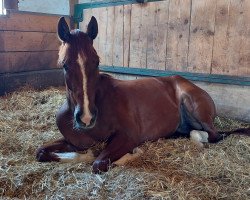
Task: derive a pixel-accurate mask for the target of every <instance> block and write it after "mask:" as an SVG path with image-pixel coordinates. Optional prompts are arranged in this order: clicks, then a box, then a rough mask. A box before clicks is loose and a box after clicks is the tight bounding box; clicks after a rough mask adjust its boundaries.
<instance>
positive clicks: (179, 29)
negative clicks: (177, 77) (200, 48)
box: [166, 0, 191, 71]
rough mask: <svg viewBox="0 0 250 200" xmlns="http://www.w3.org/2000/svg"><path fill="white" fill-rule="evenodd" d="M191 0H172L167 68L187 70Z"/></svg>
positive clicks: (170, 5) (170, 4)
mask: <svg viewBox="0 0 250 200" xmlns="http://www.w3.org/2000/svg"><path fill="white" fill-rule="evenodd" d="M190 9H191V0H186V1H181V0H170V3H169V19H168V34H167V35H168V38H167V61H166V69H168V70H176V71H187V65H188V64H187V60H188V40H189V28H190Z"/></svg>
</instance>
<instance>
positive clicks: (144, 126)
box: [140, 96, 180, 141]
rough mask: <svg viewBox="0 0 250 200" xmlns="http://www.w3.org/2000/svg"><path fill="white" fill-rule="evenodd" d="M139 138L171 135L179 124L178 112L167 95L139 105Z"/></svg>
mask: <svg viewBox="0 0 250 200" xmlns="http://www.w3.org/2000/svg"><path fill="white" fill-rule="evenodd" d="M140 107H141V108H140V110H141V112H140V113H141V115H140V116H141V138H142V140H144V141H146V140H157V139H159V138H161V137H168V136H171V135H172V134H173V133H174V132H175V131H176V129H177V128H178V126H179V120H180V112H179V108H178V106H177V105H176V104H175V102H174V101H173V100H172V99H170V97H169V96H167V97H166V96H163V97H162V98H159V99H157V100H156V101H152V102H150V103H148V104H145V105H141V106H140Z"/></svg>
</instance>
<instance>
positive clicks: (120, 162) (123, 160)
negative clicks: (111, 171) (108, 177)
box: [114, 147, 143, 166]
mask: <svg viewBox="0 0 250 200" xmlns="http://www.w3.org/2000/svg"><path fill="white" fill-rule="evenodd" d="M142 154H143V151H142V150H141V149H139V148H138V147H137V148H135V149H134V150H133V154H131V153H127V154H125V155H124V156H122V157H121V158H119V159H118V160H117V161H115V162H114V164H115V165H118V166H123V165H125V164H126V163H128V162H131V161H133V160H135V159H137V158H139V157H140V156H141V155H142Z"/></svg>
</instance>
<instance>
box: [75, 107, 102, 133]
mask: <svg viewBox="0 0 250 200" xmlns="http://www.w3.org/2000/svg"><path fill="white" fill-rule="evenodd" d="M97 115H98V110H97V109H95V111H94V113H93V115H92V119H91V120H90V123H89V124H88V125H86V124H85V123H84V122H83V121H82V120H81V116H82V112H80V111H76V112H75V113H74V127H75V128H76V129H79V130H89V129H92V128H94V127H95V125H96V120H97Z"/></svg>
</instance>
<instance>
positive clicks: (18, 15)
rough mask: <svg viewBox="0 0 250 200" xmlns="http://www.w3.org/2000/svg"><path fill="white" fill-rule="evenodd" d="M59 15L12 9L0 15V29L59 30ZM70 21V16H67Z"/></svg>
mask: <svg viewBox="0 0 250 200" xmlns="http://www.w3.org/2000/svg"><path fill="white" fill-rule="evenodd" d="M59 18H60V16H59V15H45V14H44V15H41V14H40V15H38V14H35V13H30V12H16V11H11V12H10V13H9V14H8V15H7V16H4V17H0V30H12V31H13V30H18V31H33V32H34V31H38V32H53V33H55V32H57V23H58V20H59ZM65 18H66V20H67V21H68V23H69V21H70V20H69V17H65Z"/></svg>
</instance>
